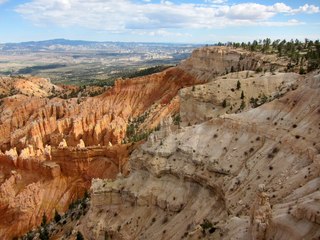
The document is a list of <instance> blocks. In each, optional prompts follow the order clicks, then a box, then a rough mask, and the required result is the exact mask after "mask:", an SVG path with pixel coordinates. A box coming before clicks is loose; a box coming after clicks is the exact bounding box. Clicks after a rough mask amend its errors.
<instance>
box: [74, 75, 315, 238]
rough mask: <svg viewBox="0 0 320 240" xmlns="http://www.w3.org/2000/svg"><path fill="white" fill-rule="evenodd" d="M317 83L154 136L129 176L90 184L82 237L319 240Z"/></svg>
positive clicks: (312, 81) (132, 162)
mask: <svg viewBox="0 0 320 240" xmlns="http://www.w3.org/2000/svg"><path fill="white" fill-rule="evenodd" d="M288 81H290V80H288ZM319 82H320V75H315V76H313V75H309V76H308V77H306V79H303V80H300V81H299V86H298V87H297V89H295V88H294V90H290V91H289V92H287V93H285V94H284V95H283V96H282V97H279V99H275V100H273V101H271V102H269V103H266V104H264V105H262V106H260V107H257V108H254V109H251V110H249V111H244V112H242V113H238V114H224V115H222V116H220V117H218V118H213V119H211V120H208V121H205V122H203V123H201V124H198V125H194V126H190V127H183V128H180V129H177V130H176V131H173V132H170V131H169V132H168V131H165V130H164V129H162V130H160V132H155V133H153V134H152V135H151V136H150V138H149V141H148V142H146V143H145V144H143V145H142V146H141V148H140V149H137V150H136V151H135V152H134V153H133V154H132V155H131V158H130V171H131V174H129V176H128V177H121V178H118V179H117V180H115V181H110V180H94V181H93V184H92V202H91V204H92V205H91V208H90V210H89V212H88V214H87V215H86V217H85V218H84V219H83V220H82V222H83V224H82V225H80V226H79V227H78V228H77V229H79V230H80V231H81V232H82V233H84V234H85V236H86V237H87V238H88V239H103V238H104V237H105V236H112V238H115V239H137V238H139V239H150V238H151V236H152V238H153V239H180V238H182V237H183V238H188V239H198V238H199V237H200V238H204V239H206V238H207V239H215V238H219V239H234V238H235V239H250V238H251V239H288V238H290V239H315V238H317V237H319V236H320V231H319V229H320V228H319V223H318V217H317V216H318V210H317V209H319V206H320V205H319V201H318V200H319V199H318V198H319V196H318V195H319V185H318V183H319V166H318V162H317V160H316V159H317V156H318V155H319V154H318V153H319V146H318V145H317V139H318V138H319V128H318V119H319V109H320V106H319V103H320V98H319V96H320V94H319V91H320V85H319Z"/></svg>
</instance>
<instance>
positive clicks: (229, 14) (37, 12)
mask: <svg viewBox="0 0 320 240" xmlns="http://www.w3.org/2000/svg"><path fill="white" fill-rule="evenodd" d="M0 1H1V0H0ZM206 1H207V3H204V4H193V3H180V4H177V3H174V2H171V1H168V0H161V1H160V3H153V2H151V1H150V0H142V2H140V3H138V2H137V1H134V2H133V1H132V0H33V1H31V2H28V3H25V4H21V5H19V6H18V7H17V8H16V12H18V13H20V14H21V15H22V16H24V17H25V18H26V19H29V20H31V21H32V22H34V23H35V24H38V25H39V24H42V25H50V24H52V23H53V24H56V25H58V26H63V27H68V26H69V27H70V26H79V27H85V28H88V29H95V30H102V31H110V32H117V33H119V32H127V31H131V32H133V31H140V30H141V31H142V30H143V31H144V32H146V31H149V33H150V34H154V35H156V34H159V33H161V31H164V30H166V29H167V30H168V29H212V28H221V27H227V26H294V25H299V24H303V23H302V22H299V21H297V20H294V21H292V20H289V21H287V22H286V21H284V22H283V21H282V22H277V21H272V18H273V17H275V16H276V15H280V14H284V15H294V14H301V13H306V14H312V13H318V12H319V7H317V6H314V5H308V4H305V5H304V6H301V7H299V8H296V9H293V8H291V7H290V6H288V5H286V4H284V3H276V4H273V5H263V4H257V3H241V4H234V5H227V4H224V3H226V2H227V1H226V0H206ZM209 1H210V2H209ZM212 3H215V4H218V3H219V4H221V5H214V4H212ZM163 34H164V32H162V35H163Z"/></svg>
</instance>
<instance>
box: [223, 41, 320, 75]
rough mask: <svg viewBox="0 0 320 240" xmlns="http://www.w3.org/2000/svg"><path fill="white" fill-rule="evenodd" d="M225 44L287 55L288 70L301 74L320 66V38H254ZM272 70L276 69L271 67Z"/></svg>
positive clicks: (259, 69)
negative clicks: (288, 39)
mask: <svg viewBox="0 0 320 240" xmlns="http://www.w3.org/2000/svg"><path fill="white" fill-rule="evenodd" d="M224 45H229V46H233V47H234V48H243V49H247V50H249V51H252V52H262V53H264V54H277V56H278V57H285V58H287V59H288V60H289V63H288V66H287V71H294V69H297V71H299V73H300V74H305V73H307V72H311V71H313V70H315V69H318V68H319V67H320V42H319V40H315V41H312V40H309V39H305V40H304V41H300V40H298V39H296V40H293V39H291V40H290V41H286V40H281V39H277V40H274V41H271V39H270V38H266V39H263V40H259V41H257V40H254V41H253V42H248V43H244V42H242V43H227V44H224ZM262 71H263V69H262V68H261V67H258V68H257V69H256V72H262ZM270 71H271V72H273V71H274V69H270Z"/></svg>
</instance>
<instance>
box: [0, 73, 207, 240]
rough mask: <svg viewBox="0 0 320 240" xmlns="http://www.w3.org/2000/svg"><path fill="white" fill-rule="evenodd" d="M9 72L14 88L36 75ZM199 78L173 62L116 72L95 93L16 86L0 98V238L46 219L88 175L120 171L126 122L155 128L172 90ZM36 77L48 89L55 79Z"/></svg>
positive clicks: (80, 189) (170, 103)
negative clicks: (132, 73)
mask: <svg viewBox="0 0 320 240" xmlns="http://www.w3.org/2000/svg"><path fill="white" fill-rule="evenodd" d="M6 80H8V81H9V80H10V79H6ZM11 80H12V81H13V83H12V84H13V85H16V84H17V83H19V84H20V83H21V84H22V83H23V86H24V87H23V86H22V87H21V89H29V88H30V89H32V86H33V84H34V82H35V81H36V80H37V79H34V78H32V79H31V83H28V80H27V79H26V78H22V79H20V78H19V79H11ZM37 81H38V80H37ZM39 81H40V80H39ZM200 82H201V81H200V80H198V79H196V78H194V77H193V76H192V75H190V74H189V73H188V72H186V71H184V70H182V69H180V68H171V69H168V70H166V71H164V72H161V73H158V74H153V75H151V76H145V77H141V78H136V79H130V80H119V81H117V82H116V84H115V86H114V87H113V88H111V89H108V90H107V91H106V92H105V93H103V94H101V95H99V96H96V97H77V98H70V99H60V98H51V99H50V98H46V97H45V96H47V95H45V94H43V95H42V94H39V95H37V94H30V92H29V91H25V92H23V91H19V94H13V95H12V96H9V97H5V98H3V99H2V100H1V105H0V132H1V134H0V149H1V152H0V184H1V187H0V195H1V200H0V213H1V215H2V216H5V217H4V218H1V220H0V238H1V239H10V238H12V237H14V236H19V235H21V234H23V233H25V232H26V231H28V230H30V229H31V228H32V227H34V226H37V225H39V224H40V222H41V219H42V216H43V214H46V215H47V216H48V218H49V219H50V218H51V217H52V216H53V214H54V211H55V209H56V210H58V211H59V212H63V211H65V210H66V209H67V208H68V205H69V204H70V203H71V202H72V201H74V200H76V199H77V198H79V197H81V196H82V195H83V193H84V191H85V190H86V189H88V188H89V187H90V184H91V179H92V178H108V179H114V178H115V177H116V176H117V174H119V173H120V174H124V175H125V174H127V172H128V169H127V159H128V154H129V153H130V152H132V150H133V148H135V144H131V143H129V144H121V143H122V142H123V140H124V137H125V135H126V131H127V126H128V123H129V122H130V121H132V119H135V118H138V117H140V116H141V115H143V116H144V118H143V122H140V123H139V124H140V126H138V127H137V129H135V131H136V132H139V131H140V130H143V131H148V130H152V129H154V128H155V127H157V126H158V125H159V123H160V121H161V120H162V119H163V118H166V117H167V116H171V115H173V114H175V113H177V112H178V110H179V100H178V98H177V92H178V90H179V89H181V88H183V87H186V86H191V85H193V84H196V83H200ZM42 83H43V84H42ZM45 83H46V84H47V85H48V86H47V85H46V86H44V84H45ZM37 84H38V85H37V86H40V87H39V88H41V89H43V90H44V92H46V93H47V94H48V95H49V94H51V92H50V91H51V89H52V87H54V88H55V87H56V86H52V84H51V83H50V82H48V81H45V80H43V81H42V80H41V81H40V82H39V83H38V82H37ZM4 86H6V84H4ZM11 87H12V86H11ZM27 87H28V88H27ZM37 89H38V88H37ZM37 89H36V90H35V92H38V91H37ZM57 89H58V87H57Z"/></svg>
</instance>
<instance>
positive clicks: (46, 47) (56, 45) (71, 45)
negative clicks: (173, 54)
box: [0, 39, 201, 51]
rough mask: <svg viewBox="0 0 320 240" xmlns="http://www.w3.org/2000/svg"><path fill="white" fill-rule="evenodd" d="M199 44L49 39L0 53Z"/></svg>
mask: <svg viewBox="0 0 320 240" xmlns="http://www.w3.org/2000/svg"><path fill="white" fill-rule="evenodd" d="M196 46H201V45H199V44H179V43H144V42H110V41H107V42H97V41H83V40H68V39H51V40H45V41H30V42H21V43H3V44H0V51H72V50H107V51H111V50H121V49H126V50H135V51H137V50H138V49H141V50H146V48H147V49H150V50H152V49H157V50H159V48H166V49H168V48H177V47H178V48H195V47H196Z"/></svg>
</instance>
